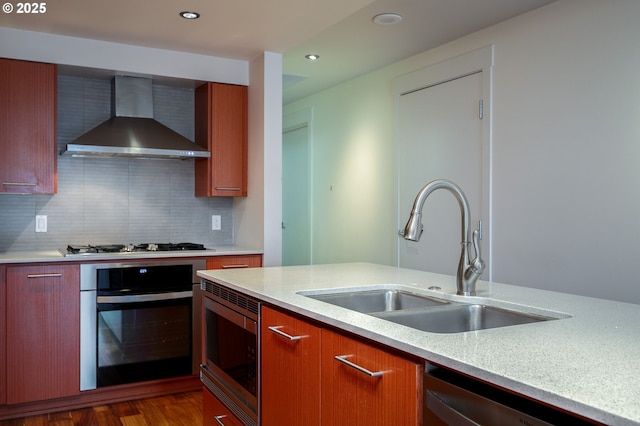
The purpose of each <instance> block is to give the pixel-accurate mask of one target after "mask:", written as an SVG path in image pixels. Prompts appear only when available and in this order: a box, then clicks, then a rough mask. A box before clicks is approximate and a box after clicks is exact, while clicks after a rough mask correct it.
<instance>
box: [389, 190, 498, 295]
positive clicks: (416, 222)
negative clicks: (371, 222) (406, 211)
mask: <svg viewBox="0 0 640 426" xmlns="http://www.w3.org/2000/svg"><path fill="white" fill-rule="evenodd" d="M438 189H446V190H447V191H449V192H451V193H452V194H453V195H454V196H455V197H456V200H458V205H459V206H460V214H461V215H462V237H461V238H462V241H461V242H460V245H461V251H460V261H459V262H458V271H457V274H456V284H457V287H458V291H457V293H458V294H459V295H463V296H475V294H476V281H478V278H480V275H482V272H483V271H484V267H485V263H484V261H483V260H482V257H481V254H480V230H479V229H477V230H475V231H473V249H474V251H475V254H476V257H475V259H473V260H470V254H469V244H470V243H471V242H470V241H469V239H470V238H469V237H470V233H469V229H470V226H469V221H470V219H469V202H468V201H467V197H466V196H465V195H464V193H463V192H462V189H460V187H459V186H458V185H456V184H455V183H453V182H451V181H448V180H444V179H438V180H434V181H431V182H429V183H428V184H426V185H425V186H424V187H423V188H422V189H421V190H420V192H418V195H417V196H416V199H415V201H414V202H413V208H412V209H411V216H409V221H408V222H407V224H406V225H405V227H404V233H403V234H402V235H403V237H404V239H405V240H410V241H420V236H421V235H422V207H423V206H424V203H425V201H426V200H427V197H429V195H430V194H431V193H432V192H433V191H435V190H438Z"/></svg>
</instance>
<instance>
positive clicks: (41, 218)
mask: <svg viewBox="0 0 640 426" xmlns="http://www.w3.org/2000/svg"><path fill="white" fill-rule="evenodd" d="M36 232H47V216H45V215H36Z"/></svg>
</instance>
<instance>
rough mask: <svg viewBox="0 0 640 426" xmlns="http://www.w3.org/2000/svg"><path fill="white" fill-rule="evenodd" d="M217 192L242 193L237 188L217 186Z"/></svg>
mask: <svg viewBox="0 0 640 426" xmlns="http://www.w3.org/2000/svg"><path fill="white" fill-rule="evenodd" d="M216 191H240V188H239V187H235V186H216Z"/></svg>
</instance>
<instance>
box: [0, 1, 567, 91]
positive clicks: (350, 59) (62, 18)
mask: <svg viewBox="0 0 640 426" xmlns="http://www.w3.org/2000/svg"><path fill="white" fill-rule="evenodd" d="M553 1H555V0H375V1H373V2H372V1H371V0H304V1H301V0H208V1H205V0H186V1H185V0H183V1H181V2H179V3H178V2H175V1H173V0H154V1H131V0H109V1H100V0H55V1H50V2H46V3H45V4H46V8H47V9H46V12H45V13H42V14H18V13H16V11H15V10H14V11H13V12H12V13H6V11H5V12H0V26H3V27H10V28H19V29H23V30H31V31H39V32H45V33H53V34H61V35H69V36H75V37H83V38H90V39H96V40H104V41H112V42H117V43H125V44H133V45H139V46H147V47H155V48H162V49H168V50H179V51H185V52H192V53H199V54H205V55H213V56H220V57H225V58H233V59H243V60H249V59H251V58H253V57H255V56H257V55H259V54H260V53H261V52H263V51H271V52H278V53H283V58H284V59H283V60H284V63H283V67H284V73H285V75H290V76H302V77H301V78H302V79H301V81H299V82H296V83H295V84H292V85H290V86H288V87H286V88H285V89H284V93H283V97H284V103H287V102H290V101H293V100H295V99H299V98H301V97H303V96H306V95H308V94H311V93H314V92H316V91H318V90H321V89H323V88H327V87H330V86H332V85H334V84H336V83H339V82H342V81H346V80H348V79H350V78H353V77H356V76H358V75H361V74H364V73H366V72H369V71H371V70H374V69H377V68H380V67H382V66H385V65H388V64H391V63H393V62H396V61H398V60H401V59H404V58H407V57H409V56H412V55H415V54H417V53H419V52H423V51H425V50H428V49H430V48H433V47H435V46H439V45H441V44H444V43H446V42H448V41H451V40H455V39H456V38H459V37H461V36H464V35H466V34H470V33H472V32H474V31H477V30H479V29H482V28H485V27H488V26H490V25H493V24H495V23H498V22H500V21H503V20H506V19H509V18H511V17H514V16H516V15H519V14H522V13H524V12H527V11H529V10H533V9H535V8H538V7H541V6H544V5H546V4H548V3H552V2H553ZM12 4H13V5H15V6H17V2H16V3H12ZM5 5H6V3H5ZM182 10H194V11H197V12H199V13H200V14H201V17H200V18H199V19H198V20H195V21H187V20H185V19H182V18H180V17H179V16H178V13H179V12H180V11H182ZM383 12H394V13H399V14H400V15H402V16H403V17H404V19H403V21H402V22H401V23H399V24H396V25H392V26H380V25H375V24H373V23H372V22H371V18H372V17H373V16H374V15H376V14H378V13H383ZM3 42H6V40H3ZM307 53H317V54H319V55H320V59H319V60H318V61H315V62H309V61H308V60H306V59H305V58H304V55H305V54H307ZM285 80H286V81H288V80H287V79H285Z"/></svg>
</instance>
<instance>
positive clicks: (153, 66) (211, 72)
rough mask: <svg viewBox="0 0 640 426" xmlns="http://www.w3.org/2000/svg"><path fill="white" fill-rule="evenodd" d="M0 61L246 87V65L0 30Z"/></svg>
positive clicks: (203, 57) (247, 71) (106, 43)
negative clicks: (40, 63) (8, 59)
mask: <svg viewBox="0 0 640 426" xmlns="http://www.w3.org/2000/svg"><path fill="white" fill-rule="evenodd" d="M0 58H11V59H22V60H28V61H39V62H48V63H52V64H61V65H69V66H74V67H86V68H95V69H98V70H113V71H118V72H126V73H133V74H142V75H150V76H164V77H171V78H183V79H191V80H201V81H215V82H218V83H229V84H243V85H247V84H248V83H249V64H248V63H247V61H240V60H237V59H227V58H220V57H216V56H206V55H196V54H193V53H185V52H177V51H173V50H164V49H152V48H148V47H140V46H133V45H129V44H121V43H111V42H105V41H99V40H90V39H84V38H78V37H69V36H61V35H54V34H45V33H39V32H34V31H24V30H16V29H13V28H5V27H0Z"/></svg>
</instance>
